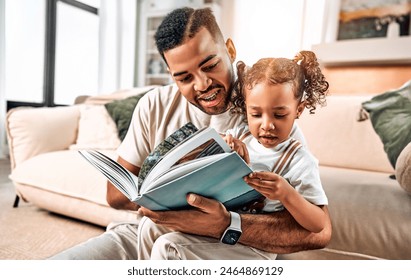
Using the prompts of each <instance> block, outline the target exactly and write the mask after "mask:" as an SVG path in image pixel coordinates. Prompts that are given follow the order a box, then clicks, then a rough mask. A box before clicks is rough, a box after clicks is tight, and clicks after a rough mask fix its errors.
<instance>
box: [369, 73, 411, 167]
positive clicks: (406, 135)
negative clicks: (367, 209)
mask: <svg viewBox="0 0 411 280" xmlns="http://www.w3.org/2000/svg"><path fill="white" fill-rule="evenodd" d="M362 107H363V108H364V109H365V110H366V111H367V112H368V113H369V115H370V119H371V123H372V125H373V127H374V130H375V132H376V133H377V134H378V136H379V137H380V138H381V141H382V143H383V144H384V150H385V152H386V153H387V156H388V159H389V160H390V163H391V165H392V166H393V167H394V168H395V164H396V162H397V158H398V156H399V154H400V153H401V151H402V150H403V149H404V148H405V146H407V144H408V143H410V142H411V80H410V81H408V82H407V83H405V84H404V85H403V86H402V87H401V88H399V89H397V90H391V91H387V92H385V93H383V94H380V95H377V96H375V97H373V98H372V99H371V100H369V101H366V102H364V103H362Z"/></svg>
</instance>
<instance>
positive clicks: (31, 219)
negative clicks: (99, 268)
mask: <svg viewBox="0 0 411 280" xmlns="http://www.w3.org/2000/svg"><path fill="white" fill-rule="evenodd" d="M9 174H10V161H9V159H0V228H1V230H0V259H1V260H41V259H46V258H48V257H50V256H52V255H54V254H56V253H58V252H61V251H62V250H64V249H66V248H70V247H72V246H74V245H76V244H79V243H81V242H83V241H85V240H87V239H89V238H91V237H94V236H97V235H100V234H101V233H103V232H104V228H102V227H100V226H96V225H92V224H89V223H85V222H82V221H79V220H75V219H71V218H67V217H64V216H61V215H57V214H53V213H50V212H48V211H45V210H42V209H39V208H38V207H36V206H34V205H32V204H31V203H29V202H25V201H23V200H21V199H20V202H19V206H18V207H17V208H13V203H14V200H15V197H16V193H15V190H14V186H13V183H12V182H11V181H10V179H9V178H8V175H9Z"/></svg>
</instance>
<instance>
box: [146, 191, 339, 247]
mask: <svg viewBox="0 0 411 280" xmlns="http://www.w3.org/2000/svg"><path fill="white" fill-rule="evenodd" d="M187 200H188V202H189V203H190V204H191V205H192V206H194V207H195V208H196V209H193V210H182V211H150V210H148V209H146V208H143V207H142V208H140V210H139V212H140V213H141V214H143V215H145V216H147V217H149V218H150V219H151V220H153V221H154V222H155V223H157V224H161V225H164V226H167V227H169V228H170V229H172V230H177V231H181V232H185V233H189V234H197V235H203V236H210V237H214V238H218V239H219V238H220V237H221V235H222V234H223V232H224V231H225V229H226V228H227V227H228V225H229V223H230V215H229V212H228V211H227V210H226V209H225V208H224V206H223V205H222V204H221V203H219V202H218V201H215V200H212V199H207V198H204V197H201V196H198V195H189V196H188V199H187ZM322 210H323V211H324V213H325V214H326V216H327V223H326V226H325V227H324V229H323V230H322V231H321V232H319V233H312V232H309V231H307V230H306V229H304V228H303V227H301V226H300V225H299V224H298V223H297V222H296V221H295V220H294V218H293V217H292V216H291V215H290V214H289V213H288V212H287V211H286V210H283V211H281V212H274V213H269V214H242V215H241V227H242V231H243V233H242V235H241V238H240V240H239V242H240V243H242V244H244V245H247V246H251V247H254V248H257V249H261V250H264V251H269V252H273V253H277V254H287V253H293V252H298V251H302V250H310V249H320V248H324V247H325V246H326V245H327V244H328V243H329V241H330V239H331V231H332V229H331V221H330V218H329V213H328V209H327V207H325V206H324V207H322ZM188 221H190V222H188Z"/></svg>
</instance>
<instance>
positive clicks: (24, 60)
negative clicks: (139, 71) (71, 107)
mask: <svg viewBox="0 0 411 280" xmlns="http://www.w3.org/2000/svg"><path fill="white" fill-rule="evenodd" d="M99 6H100V0H88V1H74V0H18V1H16V0H6V5H5V11H6V13H5V14H6V18H5V22H6V23H5V26H6V30H5V37H6V40H5V41H6V44H5V53H6V82H5V84H6V86H5V92H6V99H7V100H8V102H7V109H11V108H13V107H17V106H21V105H30V106H37V107H40V106H56V105H66V104H72V103H73V102H74V98H75V97H76V96H78V95H82V94H91V93H95V92H97V86H98V67H99V66H98V55H99V53H98V50H99V48H98V47H99V45H98V44H99V41H98V40H99V16H98V8H99Z"/></svg>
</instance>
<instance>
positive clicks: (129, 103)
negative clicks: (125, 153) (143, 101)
mask: <svg viewBox="0 0 411 280" xmlns="http://www.w3.org/2000/svg"><path fill="white" fill-rule="evenodd" d="M144 94H145V93H142V94H139V95H135V96H130V97H127V98H125V99H121V100H115V101H112V102H110V103H107V104H105V105H104V106H105V107H106V109H107V112H108V113H109V115H110V116H111V118H112V119H113V120H114V122H115V123H116V126H117V130H118V137H119V138H120V140H121V141H123V139H124V137H126V133H127V130H128V127H129V126H130V122H131V117H132V116H133V111H134V108H135V107H136V105H137V103H138V101H139V100H140V98H141V97H142V96H143V95H144Z"/></svg>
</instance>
